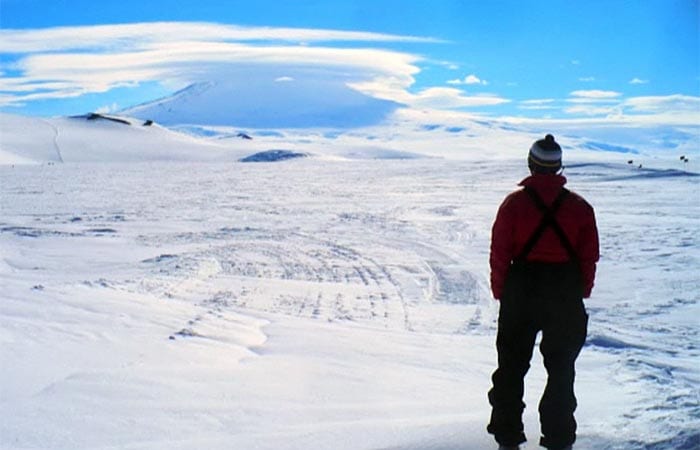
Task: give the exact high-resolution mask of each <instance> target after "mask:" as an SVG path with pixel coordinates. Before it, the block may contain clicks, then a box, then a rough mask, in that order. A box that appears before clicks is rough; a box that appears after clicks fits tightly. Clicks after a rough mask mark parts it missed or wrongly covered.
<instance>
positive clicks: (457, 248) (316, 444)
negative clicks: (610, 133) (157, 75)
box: [0, 118, 700, 450]
mask: <svg viewBox="0 0 700 450" xmlns="http://www.w3.org/2000/svg"><path fill="white" fill-rule="evenodd" d="M7 120H9V119H7V118H4V119H3V121H7ZM61 120H75V119H61ZM104 126H112V125H111V124H106V125H104ZM115 126H122V125H119V124H115ZM475 126H476V125H475ZM487 128H488V127H486V126H484V127H483V128H482V129H479V130H478V132H479V133H480V134H479V136H482V139H481V141H476V140H475V141H474V143H473V144H471V143H469V142H471V141H468V140H467V138H466V137H465V136H463V138H464V142H467V144H465V145H467V146H468V145H473V146H474V147H475V148H478V147H479V146H481V148H482V149H483V148H484V147H485V145H486V143H487V142H494V141H493V139H494V138H498V136H496V135H495V134H494V136H490V135H487V133H488V131H486V130H487ZM44 131H45V134H46V135H47V136H48V139H49V141H50V142H51V140H52V139H54V138H55V136H56V135H55V133H53V132H52V131H51V129H49V128H47V129H46V130H44ZM164 131H167V130H164ZM134 132H136V131H134ZM138 132H141V130H140V129H139V131H138ZM465 132H469V131H468V130H467V131H465ZM450 133H452V134H454V131H450ZM494 133H496V132H495V131H494ZM500 133H501V134H503V133H504V132H503V131H502V130H501V131H500ZM6 136H7V134H6ZM484 136H486V137H485V138H484ZM509 136H511V135H504V136H503V140H504V141H505V143H503V141H495V142H501V143H500V144H499V145H503V146H504V147H505V146H508V145H510V144H511V143H512V144H513V146H515V144H516V143H518V144H520V143H521V144H522V145H521V146H519V147H518V150H517V151H518V152H520V153H523V152H525V151H526V148H527V147H526V146H527V145H529V143H530V142H529V139H530V137H529V135H525V134H520V135H518V134H514V135H512V136H511V137H509ZM58 139H59V144H60V139H61V138H60V136H59V138H58ZM178 139H179V138H178ZM346 139H348V142H347V148H351V147H352V136H350V137H347V138H346ZM509 139H511V140H512V142H511V141H509ZM427 140H428V139H427V138H426V141H427ZM6 142H7V141H5V142H4V143H3V145H5V143H6ZM411 142H414V141H412V140H411V139H406V143H407V144H406V147H403V148H401V149H398V150H406V151H411V152H413V151H416V150H421V149H417V148H415V149H414V148H410V145H411ZM572 142H573V141H572ZM103 143H104V145H108V144H109V142H108V141H103ZM236 145H242V144H236ZM260 145H262V144H260ZM317 145H318V144H317ZM264 147H265V145H262V147H261V149H264ZM378 147H380V146H379V145H378ZM3 148H5V147H3ZM18 148H19V147H18ZM75 148H80V146H79V145H76V147H75ZM427 148H428V145H425V146H424V147H423V148H422V150H425V149H427ZM54 150H55V148H54ZM311 150H315V149H311ZM46 151H49V150H46ZM365 152H367V150H365ZM514 152H515V150H514ZM224 153H225V152H224ZM239 153H240V152H239ZM251 153H252V152H251ZM424 153H428V152H427V151H426V152H424ZM8 154H11V155H21V152H18V151H14V152H6V153H5V155H8ZM74 154H75V153H74ZM366 154H367V153H365V155H366ZM372 154H373V155H375V156H376V155H378V154H381V152H379V153H372ZM481 154H484V152H482V153H481ZM574 154H575V155H578V156H580V158H578V159H576V158H573V157H569V159H568V160H567V162H568V163H569V168H568V169H567V170H566V175H567V176H568V178H569V187H570V188H571V189H573V190H575V191H578V192H580V193H582V194H583V195H584V196H586V197H587V198H588V199H589V200H590V202H591V203H592V204H593V205H594V207H595V208H596V212H597V217H598V222H599V227H600V232H601V250H602V260H601V262H600V265H599V275H598V279H597V283H596V287H595V289H594V293H593V297H592V298H591V299H590V300H588V301H587V307H588V310H589V313H590V315H591V322H590V334H589V339H588V343H587V346H586V347H585V348H584V351H583V352H582V355H581V357H580V359H579V362H578V366H577V367H578V380H577V392H578V397H579V410H578V413H577V417H578V419H579V427H580V428H579V430H580V437H579V443H578V444H577V448H579V449H591V450H593V449H595V450H599V449H600V450H606V449H607V450H612V449H620V450H623V449H624V450H628V449H646V450H652V449H653V450H661V449H686V450H689V449H697V448H698V446H700V433H699V432H698V431H697V430H698V429H700V394H699V391H698V386H699V383H700V371H699V369H698V366H697V361H698V357H700V338H699V334H698V333H699V331H698V329H699V327H698V325H699V322H698V317H700V275H698V273H699V271H698V268H700V235H699V234H698V230H699V229H700V204H699V203H698V201H697V198H696V197H695V196H694V194H693V193H694V192H696V190H697V189H698V187H699V186H700V177H698V176H695V175H694V174H693V173H692V172H687V171H685V170H683V169H687V167H669V166H667V167H664V169H673V170H661V169H655V168H649V169H647V168H641V169H640V168H639V167H637V164H634V165H631V164H627V162H626V159H627V158H628V157H629V156H628V155H626V154H625V155H617V156H615V157H614V158H610V157H608V158H607V159H606V160H604V162H596V160H600V158H599V155H601V153H592V155H591V156H590V157H588V158H586V157H585V153H583V152H579V153H574ZM345 155H346V156H347V152H346V153H345ZM476 155H478V154H476ZM491 156H492V155H491ZM633 156H634V157H635V158H636V157H637V156H636V155H633ZM76 159H80V158H77V157H76ZM144 159H145V160H146V161H145V162H139V163H123V162H112V163H110V164H104V163H89V162H85V158H82V159H80V160H81V161H83V162H76V163H65V164H58V163H57V164H52V165H46V164H44V165H15V166H11V165H4V166H0V180H2V182H1V184H0V211H1V212H2V214H1V216H0V285H2V299H1V300H0V410H1V411H2V413H1V414H2V420H0V447H2V448H3V449H27V448H32V449H34V448H36V449H39V448H46V449H49V448H50V449H117V448H119V449H191V448H210V449H270V450H272V449H347V450H363V449H367V450H370V449H371V450H379V449H386V450H388V449H395V450H419V449H434V450H438V449H439V450H447V449H455V450H456V449H464V450H481V449H488V448H495V444H494V443H493V441H492V440H491V437H490V436H489V435H487V434H486V431H485V427H486V423H487V421H488V416H489V412H490V411H489V405H488V402H487V399H486V392H487V390H488V388H489V385H490V375H491V373H492V371H493V370H494V368H495V363H496V354H495V331H496V319H497V313H498V305H497V303H496V302H494V301H493V300H492V299H491V298H490V294H489V289H488V284H487V283H488V247H489V238H490V227H491V223H492V221H493V218H494V215H495V212H496V209H497V207H498V205H499V203H500V201H501V200H502V198H503V197H504V196H505V195H506V194H507V193H508V192H510V191H511V190H512V189H514V188H515V185H516V183H517V182H518V181H519V180H520V179H521V178H522V177H524V176H525V175H526V168H525V167H524V161H523V159H524V157H523V156H522V155H520V156H518V157H517V159H515V157H514V154H513V155H511V154H505V155H503V154H501V156H499V157H487V158H481V157H478V156H472V157H470V158H465V159H461V160H455V159H442V158H420V159H406V160H386V159H383V160H365V159H359V160H357V159H355V160H348V159H342V160H341V159H333V158H332V159H328V158H302V159H295V160H290V161H285V162H279V163H249V164H244V163H239V162H217V163H194V162H162V161H150V162H149V161H148V158H144ZM156 159H157V158H156ZM222 159H224V160H228V159H229V158H228V156H227V157H224V158H222ZM667 159H668V160H669V161H670V160H672V159H673V158H671V156H668V158H667ZM26 160H27V161H29V160H32V158H26ZM34 160H35V161H36V160H38V161H46V160H47V159H42V157H35V158H34ZM613 160H617V162H615V161H613ZM13 161H15V160H11V161H9V158H8V159H6V160H5V162H6V163H7V162H13ZM48 161H53V160H52V159H48ZM691 162H692V161H691ZM527 382H528V387H527V393H526V402H527V404H528V408H527V409H526V431H527V434H528V437H529V439H530V440H529V442H528V444H527V445H526V446H524V449H535V448H538V447H537V441H538V438H539V434H538V425H537V413H536V409H537V408H536V405H537V401H538V397H539V394H540V392H541V389H542V387H543V383H544V370H543V369H542V367H541V361H540V358H539V355H538V354H537V353H536V356H535V360H534V361H533V367H532V369H531V371H530V374H529V375H528V381H527Z"/></svg>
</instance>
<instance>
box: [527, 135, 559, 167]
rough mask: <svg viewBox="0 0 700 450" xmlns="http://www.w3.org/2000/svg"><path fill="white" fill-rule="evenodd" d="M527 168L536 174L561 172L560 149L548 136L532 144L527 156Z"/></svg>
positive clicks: (551, 137) (552, 138)
mask: <svg viewBox="0 0 700 450" xmlns="http://www.w3.org/2000/svg"><path fill="white" fill-rule="evenodd" d="M528 166H529V167H530V170H531V171H533V172H536V173H557V172H559V170H561V147H560V146H559V144H557V142H556V141H555V140H554V136H552V135H551V134H548V135H547V136H545V137H544V139H540V140H539V141H536V142H535V143H534V144H532V147H530V153H529V155H528Z"/></svg>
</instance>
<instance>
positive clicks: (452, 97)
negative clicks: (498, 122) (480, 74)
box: [403, 87, 510, 109]
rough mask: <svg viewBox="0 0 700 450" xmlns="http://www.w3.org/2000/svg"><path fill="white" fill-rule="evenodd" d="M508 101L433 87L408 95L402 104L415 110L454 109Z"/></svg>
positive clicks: (491, 96)
mask: <svg viewBox="0 0 700 450" xmlns="http://www.w3.org/2000/svg"><path fill="white" fill-rule="evenodd" d="M508 102H510V100H508V99H505V98H502V97H499V96H496V95H474V96H469V95H465V94H464V92H463V91H462V90H460V89H455V88H446V87H435V88H429V89H424V90H422V91H420V92H418V93H417V94H409V95H408V96H407V97H406V98H405V99H404V101H403V103H405V104H407V105H409V106H413V107H415V108H434V109H454V108H465V107H477V106H495V105H501V104H504V103H508Z"/></svg>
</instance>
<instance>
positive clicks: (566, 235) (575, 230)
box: [487, 134, 599, 450]
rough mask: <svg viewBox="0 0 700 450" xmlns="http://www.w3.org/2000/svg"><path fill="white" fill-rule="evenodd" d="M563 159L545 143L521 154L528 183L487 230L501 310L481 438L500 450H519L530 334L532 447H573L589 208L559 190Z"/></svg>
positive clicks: (588, 278)
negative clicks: (536, 435)
mask: <svg viewBox="0 0 700 450" xmlns="http://www.w3.org/2000/svg"><path fill="white" fill-rule="evenodd" d="M561 157H562V151H561V147H560V146H559V144H557V142H556V141H555V140H554V137H553V136H552V135H549V134H548V135H547V136H546V137H545V138H544V139H541V140H538V141H537V142H535V143H534V144H533V145H532V147H531V148H530V152H529V155H528V166H529V168H530V172H531V176H529V177H527V178H525V179H524V180H523V181H522V182H520V186H522V189H520V190H517V191H515V192H513V193H511V194H510V195H508V196H507V197H506V199H505V200H504V201H503V203H502V204H501V206H500V208H499V210H498V214H497V216H496V220H495V222H494V224H493V230H492V240H491V256H490V265H491V289H492V292H493V296H494V298H495V299H497V300H499V301H500V309H499V317H498V335H497V338H496V348H497V350H498V368H497V369H496V371H495V372H494V373H493V377H492V381H493V386H492V388H491V390H490V391H489V395H488V396H489V402H490V404H491V406H492V412H491V420H490V422H489V425H488V428H487V429H488V431H489V433H491V434H493V435H494V437H495V439H496V441H497V442H498V443H499V444H500V446H501V447H500V448H502V449H517V448H519V447H518V446H519V444H521V443H522V442H525V440H526V438H525V433H524V428H523V422H522V414H523V410H524V408H525V404H524V403H523V393H524V377H525V374H526V373H527V371H528V369H529V368H530V359H531V358H532V352H533V348H534V345H535V338H536V336H537V334H538V333H539V332H540V331H541V332H542V340H541V343H540V352H541V353H542V356H543V359H544V365H545V368H546V370H547V385H546V387H545V390H544V393H543V395H542V398H541V400H540V404H539V413H540V424H541V431H542V437H541V439H540V445H542V446H543V447H546V448H548V449H550V450H562V449H569V448H571V445H572V444H573V443H574V442H575V440H576V420H575V419H574V411H575V409H576V397H575V396H574V373H575V372H574V365H575V361H576V358H577V357H578V354H579V352H580V351H581V348H582V347H583V344H584V342H585V340H586V333H587V327H588V315H587V314H586V310H585V307H584V305H583V299H584V298H588V297H589V296H590V295H591V290H592V289H593V282H594V278H595V271H596V263H597V261H598V258H599V250H598V231H597V226H596V220H595V215H594V212H593V208H592V207H591V205H589V204H588V203H587V202H586V201H585V200H584V199H583V198H582V197H581V196H580V195H577V194H575V193H573V192H571V191H569V190H567V189H566V188H564V185H565V184H566V178H564V177H563V176H562V175H561V174H560V172H561V169H562V164H561Z"/></svg>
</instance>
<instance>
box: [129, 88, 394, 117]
mask: <svg viewBox="0 0 700 450" xmlns="http://www.w3.org/2000/svg"><path fill="white" fill-rule="evenodd" d="M261 92H262V93H264V98H263V97H261V94H260V93H261ZM398 106H399V105H398V104H397V103H395V102H391V101H387V100H381V99H376V98H373V97H370V96H368V95H365V94H362V93H360V92H358V91H356V90H354V89H352V88H350V87H348V86H347V85H345V84H344V83H343V82H342V81H329V80H314V79H311V80H306V81H303V80H296V79H294V78H290V77H284V78H279V79H276V80H275V79H270V78H269V77H259V78H257V77H255V75H251V77H250V78H246V79H244V80H236V79H224V80H218V81H206V82H200V83H195V84H192V85H190V86H188V87H186V88H184V89H182V90H180V91H178V92H176V93H175V94H173V95H171V96H169V97H165V98H162V99H159V100H155V101H153V102H149V103H146V104H143V105H138V106H135V107H133V108H128V109H126V110H124V111H122V113H123V114H125V115H128V116H133V117H138V118H141V119H153V120H155V121H157V122H159V123H161V124H164V125H182V124H190V125H217V126H236V127H253V128H266V127H267V128H327V127H331V128H355V127H360V126H366V125H372V124H375V123H377V122H379V121H381V120H382V119H383V118H384V117H386V116H387V115H388V114H390V113H391V112H392V111H394V110H395V109H396V108H397V107H398Z"/></svg>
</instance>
